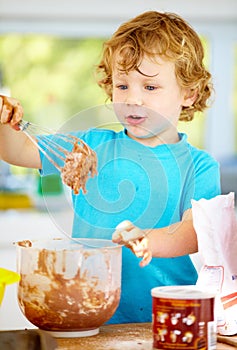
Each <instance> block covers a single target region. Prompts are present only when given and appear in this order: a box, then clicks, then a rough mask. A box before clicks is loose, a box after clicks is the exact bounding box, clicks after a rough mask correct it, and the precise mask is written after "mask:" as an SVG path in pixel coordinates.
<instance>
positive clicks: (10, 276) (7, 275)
mask: <svg viewBox="0 0 237 350" xmlns="http://www.w3.org/2000/svg"><path fill="white" fill-rule="evenodd" d="M19 280H20V275H19V274H18V273H16V272H13V271H10V270H7V269H3V268H1V267H0V305H1V303H2V299H3V296H4V292H5V287H6V285H8V284H12V283H16V282H18V281H19Z"/></svg>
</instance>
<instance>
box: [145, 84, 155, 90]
mask: <svg viewBox="0 0 237 350" xmlns="http://www.w3.org/2000/svg"><path fill="white" fill-rule="evenodd" d="M145 89H146V90H150V91H152V90H155V89H156V87H155V86H153V85H147V86H146V87H145Z"/></svg>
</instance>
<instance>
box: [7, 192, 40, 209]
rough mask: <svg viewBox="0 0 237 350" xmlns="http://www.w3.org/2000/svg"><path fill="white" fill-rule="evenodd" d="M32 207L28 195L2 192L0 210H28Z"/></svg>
mask: <svg viewBox="0 0 237 350" xmlns="http://www.w3.org/2000/svg"><path fill="white" fill-rule="evenodd" d="M32 207H33V203H32V200H31V198H30V197H29V196H28V195H27V194H24V193H15V192H1V191H0V210H6V209H28V208H32Z"/></svg>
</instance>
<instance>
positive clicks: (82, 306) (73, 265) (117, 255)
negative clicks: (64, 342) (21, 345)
mask: <svg viewBox="0 0 237 350" xmlns="http://www.w3.org/2000/svg"><path fill="white" fill-rule="evenodd" d="M81 242H84V243H85V244H87V245H88V244H89V245H92V246H93V247H92V248H90V247H88V246H86V245H85V246H84V245H81V244H78V243H76V242H75V241H72V240H69V239H51V240H46V241H40V240H39V241H21V242H18V243H17V248H16V249H17V270H18V272H19V274H20V276H21V280H20V282H19V284H18V302H19V305H20V308H21V311H22V312H23V314H24V315H25V317H26V318H27V319H28V320H29V321H30V322H31V323H32V324H34V325H35V326H37V327H38V328H40V329H43V330H46V331H48V332H50V333H51V334H52V335H53V336H56V337H79V336H89V335H95V334H97V333H98V332H99V327H100V326H101V325H102V324H104V323H105V322H106V321H108V320H109V319H110V318H111V317H112V316H113V314H114V312H115V310H116V309H117V307H118V304H119V301H120V288H121V255H122V254H121V252H122V248H121V246H119V245H117V244H114V243H113V242H112V241H109V240H102V239H81V238H80V243H81Z"/></svg>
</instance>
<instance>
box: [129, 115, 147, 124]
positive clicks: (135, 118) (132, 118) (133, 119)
mask: <svg viewBox="0 0 237 350" xmlns="http://www.w3.org/2000/svg"><path fill="white" fill-rule="evenodd" d="M145 119H146V117H141V116H139V115H128V116H127V117H125V120H126V122H127V123H128V124H130V125H138V124H141V123H143V122H144V121H145Z"/></svg>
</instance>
